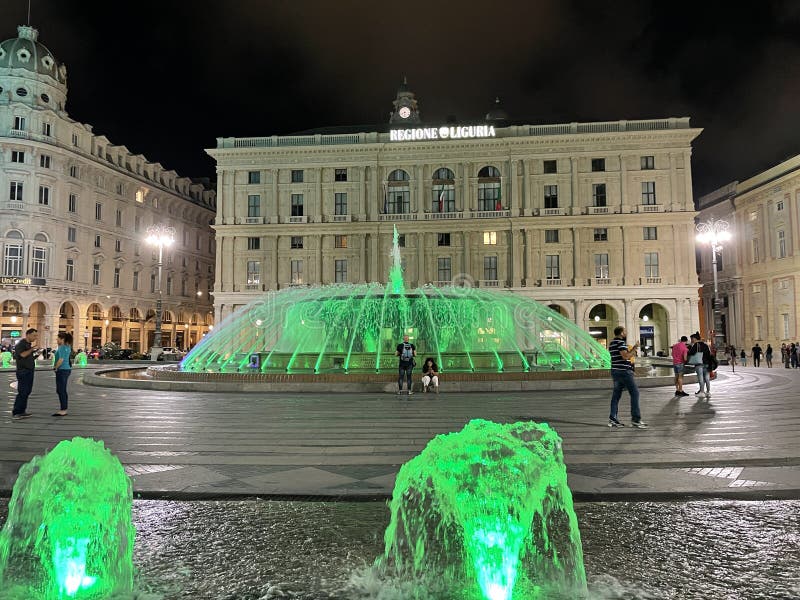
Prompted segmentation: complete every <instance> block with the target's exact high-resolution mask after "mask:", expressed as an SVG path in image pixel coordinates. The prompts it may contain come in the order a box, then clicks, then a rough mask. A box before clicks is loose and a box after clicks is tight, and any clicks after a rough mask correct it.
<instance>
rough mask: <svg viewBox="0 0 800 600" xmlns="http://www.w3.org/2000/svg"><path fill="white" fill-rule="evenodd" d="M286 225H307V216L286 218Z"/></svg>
mask: <svg viewBox="0 0 800 600" xmlns="http://www.w3.org/2000/svg"><path fill="white" fill-rule="evenodd" d="M286 222H287V223H308V215H293V216H291V217H286Z"/></svg>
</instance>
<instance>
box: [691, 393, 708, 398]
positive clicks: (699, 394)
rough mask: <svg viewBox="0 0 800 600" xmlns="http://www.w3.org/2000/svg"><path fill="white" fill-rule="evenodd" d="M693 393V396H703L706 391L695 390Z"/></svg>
mask: <svg viewBox="0 0 800 600" xmlns="http://www.w3.org/2000/svg"><path fill="white" fill-rule="evenodd" d="M694 395H695V396H700V397H701V398H702V397H703V396H705V395H706V393H705V392H695V393H694Z"/></svg>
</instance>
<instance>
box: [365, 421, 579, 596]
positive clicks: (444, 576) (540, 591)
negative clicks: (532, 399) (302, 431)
mask: <svg viewBox="0 0 800 600" xmlns="http://www.w3.org/2000/svg"><path fill="white" fill-rule="evenodd" d="M391 512H392V517H391V522H390V524H389V526H388V527H387V529H386V533H385V536H384V538H385V544H386V548H385V552H384V555H383V556H382V557H381V558H380V559H379V560H378V562H377V565H378V567H379V568H381V569H384V570H385V571H386V572H387V573H390V574H393V575H396V576H400V577H407V578H410V579H412V580H413V579H416V578H419V577H424V576H427V577H430V576H431V575H434V576H435V577H436V578H437V580H439V581H442V582H444V583H445V584H446V585H447V586H448V589H450V590H451V591H452V590H457V589H462V588H464V589H465V594H466V595H460V594H454V596H453V597H459V598H462V597H466V598H476V599H477V598H482V599H485V600H510V599H512V598H513V599H515V600H522V599H524V600H530V599H534V598H537V599H538V598H548V597H552V596H551V594H552V595H555V596H557V597H559V598H562V597H563V598H578V597H581V596H583V595H584V594H585V592H586V575H585V572H584V568H583V550H582V547H581V539H580V532H579V530H578V522H577V519H576V517H575V512H574V510H573V505H572V494H571V492H570V490H569V487H567V472H566V467H565V466H564V460H563V453H562V450H561V438H560V437H559V436H558V434H557V433H556V432H555V431H554V430H553V429H551V428H550V427H549V426H548V425H546V424H539V423H533V422H525V423H513V424H510V425H499V424H497V423H492V422H490V421H483V420H475V421H471V422H470V423H469V424H467V425H466V426H465V427H464V429H463V430H462V431H460V432H458V433H450V434H447V435H439V436H437V437H436V438H434V439H433V440H432V441H431V442H430V443H429V444H428V445H427V447H426V448H425V450H423V451H422V453H421V454H420V455H418V456H417V457H415V458H414V459H412V460H410V461H409V462H407V463H406V464H404V465H403V467H402V468H401V469H400V472H399V473H398V475H397V480H396V483H395V488H394V494H393V496H392V502H391Z"/></svg>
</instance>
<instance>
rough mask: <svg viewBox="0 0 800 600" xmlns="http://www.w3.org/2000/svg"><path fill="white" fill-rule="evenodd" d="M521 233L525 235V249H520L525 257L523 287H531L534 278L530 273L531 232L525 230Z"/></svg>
mask: <svg viewBox="0 0 800 600" xmlns="http://www.w3.org/2000/svg"><path fill="white" fill-rule="evenodd" d="M523 231H524V233H525V247H524V248H522V252H523V253H524V256H525V287H533V286H534V279H535V277H534V276H533V272H532V271H531V251H532V246H533V244H532V239H531V238H532V236H531V230H530V229H527V228H526V229H524V230H523Z"/></svg>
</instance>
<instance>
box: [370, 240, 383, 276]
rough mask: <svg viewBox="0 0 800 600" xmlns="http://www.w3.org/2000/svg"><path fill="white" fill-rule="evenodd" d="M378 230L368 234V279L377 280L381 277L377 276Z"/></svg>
mask: <svg viewBox="0 0 800 600" xmlns="http://www.w3.org/2000/svg"><path fill="white" fill-rule="evenodd" d="M378 247H379V244H378V232H377V231H376V232H375V233H371V234H370V235H369V248H370V256H369V278H370V281H375V282H379V281H380V280H381V279H380V277H378V258H379V257H378Z"/></svg>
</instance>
